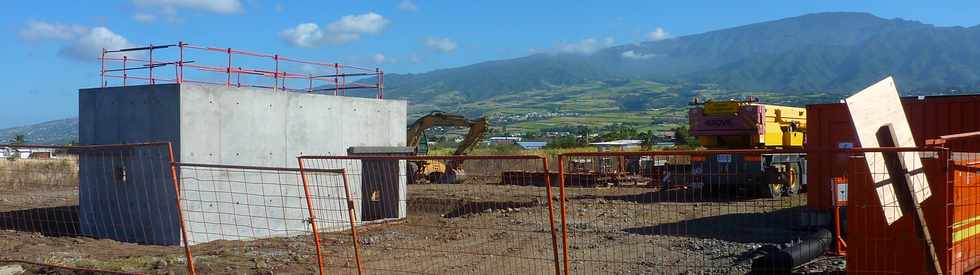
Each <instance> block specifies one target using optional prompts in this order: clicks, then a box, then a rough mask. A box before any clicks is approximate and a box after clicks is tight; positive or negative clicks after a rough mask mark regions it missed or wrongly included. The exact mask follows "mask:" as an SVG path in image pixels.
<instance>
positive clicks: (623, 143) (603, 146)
mask: <svg viewBox="0 0 980 275" xmlns="http://www.w3.org/2000/svg"><path fill="white" fill-rule="evenodd" d="M589 144H591V145H592V146H595V147H596V148H597V149H598V150H599V152H605V151H628V150H638V149H640V147H641V145H642V144H643V141H642V140H638V139H621V140H613V141H607V142H593V143H589Z"/></svg>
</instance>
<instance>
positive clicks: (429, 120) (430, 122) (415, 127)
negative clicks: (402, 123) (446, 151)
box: [405, 112, 489, 155]
mask: <svg viewBox="0 0 980 275" xmlns="http://www.w3.org/2000/svg"><path fill="white" fill-rule="evenodd" d="M436 126H440V127H469V128H470V130H469V132H467V133H466V137H465V139H464V140H463V142H461V143H460V144H459V147H456V151H455V152H453V155H465V154H466V152H468V151H469V150H470V149H473V148H474V147H476V145H477V144H478V143H479V142H480V140H481V139H482V138H483V135H484V134H486V132H487V128H489V124H488V123H487V119H486V118H485V117H481V118H478V119H475V120H468V119H466V118H465V117H463V116H461V115H457V114H449V113H444V112H432V113H429V114H428V115H425V116H422V117H421V118H419V119H418V120H416V121H415V122H414V123H412V125H410V126H409V127H408V135H407V137H408V140H407V141H406V142H405V145H406V146H409V147H415V146H418V145H419V142H420V141H421V140H422V135H424V134H425V130H426V129H429V128H432V127H436Z"/></svg>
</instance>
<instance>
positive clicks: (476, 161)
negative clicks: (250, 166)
mask: <svg viewBox="0 0 980 275" xmlns="http://www.w3.org/2000/svg"><path fill="white" fill-rule="evenodd" d="M300 162H301V163H302V165H301V167H304V168H303V169H343V170H345V171H347V175H348V180H349V181H348V184H347V187H348V189H347V190H341V189H340V188H341V187H342V185H343V184H338V182H337V179H336V178H334V177H328V178H323V177H319V176H312V175H313V174H315V173H312V174H311V173H306V172H304V173H305V174H307V179H308V182H309V186H310V188H311V189H317V190H320V189H324V188H326V191H317V193H319V194H321V196H323V194H326V196H330V197H336V196H338V195H340V194H342V193H343V192H345V191H349V193H350V194H351V202H350V206H351V209H348V208H347V207H346V205H343V204H341V203H339V202H335V203H334V205H330V204H320V205H314V207H313V208H314V210H315V212H316V219H317V220H318V221H339V223H336V225H335V226H334V227H333V228H331V227H328V226H327V225H324V226H321V227H320V228H321V229H320V232H321V238H322V239H324V240H327V241H322V242H321V243H323V244H325V249H326V250H333V249H334V248H332V247H329V244H331V243H341V242H342V241H344V240H349V239H350V238H352V237H355V238H357V240H358V242H357V243H358V244H359V245H360V247H359V248H358V249H359V256H360V264H361V268H362V270H363V272H364V273H368V274H398V273H408V274H472V273H476V274H548V273H551V274H553V273H556V272H557V271H558V269H559V265H558V264H559V263H558V261H557V260H558V258H559V257H558V251H557V245H558V243H559V242H560V241H559V240H558V239H557V238H558V235H557V224H556V220H557V219H556V218H553V217H556V216H555V212H554V211H555V209H554V208H553V206H556V204H554V203H552V198H553V195H552V194H551V193H550V188H549V186H550V184H551V182H549V181H548V180H549V179H550V178H551V174H549V173H545V171H546V169H545V167H546V165H547V164H546V162H545V161H544V160H543V159H542V158H539V157H535V156H492V157H491V156H486V157H483V156H465V157H414V156H347V157H327V156H304V157H300ZM330 190H332V191H330ZM313 201H314V202H316V201H318V199H317V198H316V197H314V199H313ZM351 212H353V214H354V215H353V217H354V219H353V221H354V222H355V223H356V224H357V231H356V232H350V231H349V228H348V227H345V226H343V225H340V223H343V222H350V221H351V219H350V213H351ZM351 233H356V236H352V234H351ZM329 240H336V241H329ZM355 264H356V262H355ZM349 272H351V273H353V272H355V270H354V268H351V269H350V270H349Z"/></svg>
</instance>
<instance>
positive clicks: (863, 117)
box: [845, 77, 932, 224]
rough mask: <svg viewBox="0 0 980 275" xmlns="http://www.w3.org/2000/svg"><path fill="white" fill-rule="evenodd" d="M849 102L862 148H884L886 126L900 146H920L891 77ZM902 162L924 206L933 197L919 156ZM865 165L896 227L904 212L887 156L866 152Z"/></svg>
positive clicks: (905, 155) (907, 154)
mask: <svg viewBox="0 0 980 275" xmlns="http://www.w3.org/2000/svg"><path fill="white" fill-rule="evenodd" d="M845 102H846V103H847V108H848V110H849V111H850V113H851V120H852V121H853V122H854V129H855V130H857V136H858V140H859V141H860V142H861V147H863V148H876V147H881V146H879V143H878V138H877V136H876V134H877V132H878V130H879V129H881V127H883V126H889V127H891V129H892V134H893V136H894V139H895V146H896V147H915V146H916V145H915V139H914V138H913V137H912V129H911V128H910V127H909V122H908V119H907V118H906V117H905V110H904V109H903V108H902V101H901V99H900V98H899V96H898V89H897V88H896V87H895V81H894V80H893V79H892V78H891V77H888V78H885V79H884V80H881V81H879V82H878V83H875V84H874V85H871V86H869V87H867V88H865V89H864V90H861V91H860V92H858V93H857V94H854V95H853V96H851V97H848V98H847V99H846V100H845ZM899 159H900V161H901V164H902V165H903V166H904V167H905V169H906V170H907V171H910V172H909V174H910V175H909V178H910V180H911V181H910V182H909V184H910V186H911V187H912V193H913V194H912V196H913V197H914V199H915V201H916V203H922V202H923V201H925V200H926V199H927V198H929V196H931V195H932V192H931V190H929V182H927V181H926V175H925V173H924V172H923V170H922V160H921V159H920V156H919V153H918V152H902V153H899ZM865 162H866V163H867V164H868V171H870V172H871V177H872V179H873V180H874V183H875V186H876V188H875V191H876V192H877V193H878V202H879V203H880V204H881V207H882V210H883V211H884V213H885V220H886V221H887V222H888V224H892V223H893V222H895V221H896V220H898V219H899V218H901V217H902V214H903V213H902V209H901V207H899V203H898V199H897V197H896V195H895V186H893V184H891V178H890V176H889V174H888V169H887V166H886V165H885V158H884V155H883V154H882V153H880V152H869V153H865Z"/></svg>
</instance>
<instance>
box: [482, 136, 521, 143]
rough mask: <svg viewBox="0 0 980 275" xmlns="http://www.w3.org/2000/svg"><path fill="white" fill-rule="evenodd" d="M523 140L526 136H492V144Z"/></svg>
mask: <svg viewBox="0 0 980 275" xmlns="http://www.w3.org/2000/svg"><path fill="white" fill-rule="evenodd" d="M522 140H524V138H522V137H490V144H493V145H505V144H514V143H517V142H518V141H522Z"/></svg>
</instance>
